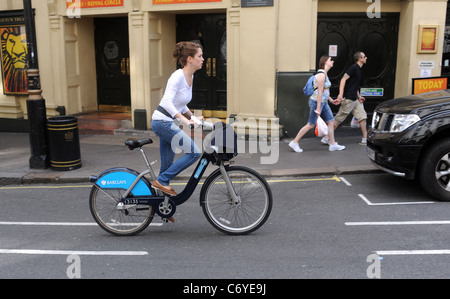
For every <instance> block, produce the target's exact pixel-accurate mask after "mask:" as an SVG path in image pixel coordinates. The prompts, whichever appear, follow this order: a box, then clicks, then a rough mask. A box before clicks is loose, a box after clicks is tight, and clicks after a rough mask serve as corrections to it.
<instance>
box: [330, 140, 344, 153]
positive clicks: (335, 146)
mask: <svg viewBox="0 0 450 299" xmlns="http://www.w3.org/2000/svg"><path fill="white" fill-rule="evenodd" d="M343 149H345V146H343V145H339V144H338V143H337V142H336V143H335V144H333V145H330V147H328V150H329V151H330V152H335V151H342V150H343Z"/></svg>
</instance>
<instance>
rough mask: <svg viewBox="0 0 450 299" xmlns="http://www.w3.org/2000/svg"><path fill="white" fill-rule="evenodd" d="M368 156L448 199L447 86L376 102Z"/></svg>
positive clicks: (449, 92)
mask: <svg viewBox="0 0 450 299" xmlns="http://www.w3.org/2000/svg"><path fill="white" fill-rule="evenodd" d="M367 155H368V156H369V158H370V159H371V161H372V162H373V163H374V164H375V165H376V166H378V167H379V168H381V169H382V170H384V171H386V172H388V173H391V174H394V175H397V176H402V177H405V178H406V179H418V181H419V182H420V184H421V185H422V187H423V189H424V190H425V191H426V192H427V193H428V194H430V195H431V196H433V197H434V198H436V199H438V200H443V201H450V89H447V90H440V91H434V92H427V93H422V94H417V95H410V96H407V97H401V98H397V99H393V100H389V101H385V102H383V103H381V104H379V105H378V106H377V107H376V108H375V111H374V114H373V118H372V126H371V128H370V129H369V131H368V136H367Z"/></svg>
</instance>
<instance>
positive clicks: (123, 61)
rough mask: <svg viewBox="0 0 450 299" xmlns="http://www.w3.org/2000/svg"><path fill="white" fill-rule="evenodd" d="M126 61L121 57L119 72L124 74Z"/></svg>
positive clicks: (125, 72)
mask: <svg viewBox="0 0 450 299" xmlns="http://www.w3.org/2000/svg"><path fill="white" fill-rule="evenodd" d="M126 68H127V62H126V60H125V58H122V60H121V61H120V72H121V73H122V75H126V74H127V69H126Z"/></svg>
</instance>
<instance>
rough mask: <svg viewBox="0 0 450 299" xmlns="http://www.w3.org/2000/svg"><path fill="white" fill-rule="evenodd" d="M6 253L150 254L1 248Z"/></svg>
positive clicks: (145, 252)
mask: <svg viewBox="0 0 450 299" xmlns="http://www.w3.org/2000/svg"><path fill="white" fill-rule="evenodd" d="M0 253H6V254H37V255H40V254H47V255H72V254H73V255H148V252H147V251H80V250H41V249H0Z"/></svg>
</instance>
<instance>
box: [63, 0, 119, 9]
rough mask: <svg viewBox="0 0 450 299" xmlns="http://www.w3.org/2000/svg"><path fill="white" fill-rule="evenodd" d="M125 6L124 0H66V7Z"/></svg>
mask: <svg viewBox="0 0 450 299" xmlns="http://www.w3.org/2000/svg"><path fill="white" fill-rule="evenodd" d="M115 6H123V0H66V8H71V9H75V8H99V7H115Z"/></svg>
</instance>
